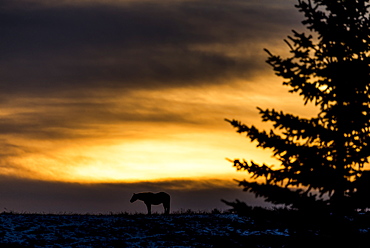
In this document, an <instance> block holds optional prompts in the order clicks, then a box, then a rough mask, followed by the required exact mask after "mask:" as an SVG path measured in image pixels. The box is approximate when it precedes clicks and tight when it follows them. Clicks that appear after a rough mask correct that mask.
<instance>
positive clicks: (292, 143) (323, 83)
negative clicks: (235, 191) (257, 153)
mask: <svg viewBox="0 0 370 248" xmlns="http://www.w3.org/2000/svg"><path fill="white" fill-rule="evenodd" d="M369 2H370V0H312V1H310V0H308V1H304V0H299V1H298V2H297V4H296V8H297V9H298V10H299V11H300V12H302V13H303V14H304V20H303V21H302V23H303V25H304V26H305V27H306V28H307V31H308V32H307V33H308V34H306V33H299V32H296V31H294V30H293V31H292V35H291V36H288V38H287V39H286V40H285V42H286V43H287V45H288V49H289V50H290V53H291V56H290V57H287V58H282V57H281V56H278V55H275V54H273V53H272V52H270V51H269V50H266V49H265V50H266V52H267V53H268V59H267V63H268V64H269V65H271V66H272V68H273V70H274V71H275V73H276V75H277V76H279V77H282V78H283V79H284V81H283V85H286V86H287V87H289V89H290V90H289V92H291V93H297V94H299V95H300V96H301V97H302V98H303V103H304V104H307V103H309V102H310V103H314V104H315V105H317V107H318V114H317V116H315V117H313V118H300V117H299V116H295V115H292V114H286V113H283V112H281V111H276V110H275V109H266V110H263V109H260V108H258V109H259V111H260V114H261V116H262V120H263V121H268V122H272V124H273V129H272V130H270V131H269V132H267V131H263V130H262V131H261V130H259V129H257V128H256V127H255V126H253V125H252V126H251V125H245V124H243V123H241V122H240V121H237V120H227V121H228V122H230V123H231V124H232V126H234V127H235V128H236V129H237V132H238V133H245V134H246V136H247V137H248V138H249V139H250V140H251V141H257V143H258V145H257V147H261V148H269V149H272V152H273V155H274V157H275V158H277V160H278V161H279V162H280V163H281V166H280V167H272V166H271V165H265V164H257V163H254V162H253V161H250V162H248V161H246V160H238V159H237V160H234V161H233V164H234V166H235V167H236V168H237V169H238V170H242V171H243V170H244V171H247V172H248V173H250V174H249V175H250V179H249V180H243V181H239V185H240V186H242V187H244V190H245V191H250V192H253V193H254V194H255V195H256V196H262V197H265V198H266V201H267V202H271V203H273V204H285V205H286V206H291V207H293V208H297V209H305V208H309V209H311V210H312V208H313V207H315V206H316V207H320V208H321V207H324V206H327V207H328V208H330V209H331V210H334V211H343V210H349V209H354V208H356V207H357V206H356V204H355V201H354V200H353V197H352V196H353V195H354V194H355V192H356V191H357V190H358V189H357V188H356V185H358V184H356V183H355V182H356V180H357V179H359V178H360V177H361V175H362V172H363V170H364V165H366V163H368V158H369V156H370V147H368V144H369V142H370V116H369V112H370V111H369V110H370V91H369V87H370V20H369V5H370V4H369ZM261 178H262V179H265V180H263V181H262V182H261V180H256V179H261Z"/></svg>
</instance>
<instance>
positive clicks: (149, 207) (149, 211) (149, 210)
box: [145, 203, 152, 215]
mask: <svg viewBox="0 0 370 248" xmlns="http://www.w3.org/2000/svg"><path fill="white" fill-rule="evenodd" d="M145 204H146V208H147V209H148V214H149V215H150V214H152V205H151V204H150V203H145Z"/></svg>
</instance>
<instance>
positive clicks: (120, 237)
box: [0, 213, 370, 248]
mask: <svg viewBox="0 0 370 248" xmlns="http://www.w3.org/2000/svg"><path fill="white" fill-rule="evenodd" d="M281 216H284V215H279V217H276V215H269V214H266V213H262V214H261V216H255V217H250V216H249V217H240V216H238V215H235V214H173V215H152V216H146V215H140V214H137V215H128V214H117V215H45V214H43V215H42V214H9V213H3V214H1V215H0V223H1V229H0V247H266V248H267V247H274V248H275V247H295V248H300V247H315V248H317V247H326V248H329V247H351V248H354V247H361V248H362V247H370V243H369V241H370V224H369V223H368V222H367V220H370V218H369V217H368V216H367V215H363V217H360V218H359V219H360V220H359V219H356V220H355V219H348V220H346V221H348V222H347V223H345V226H347V227H346V228H344V229H346V230H344V229H340V228H338V229H337V230H334V229H335V227H333V228H334V229H333V230H326V229H327V228H328V227H325V228H324V229H325V230H324V231H323V230H322V229H320V227H318V226H315V225H309V226H305V225H304V224H303V223H300V222H295V220H294V219H295V218H292V219H289V220H287V221H286V222H285V221H283V219H284V218H285V217H281ZM267 217H268V218H267ZM348 224H350V225H352V227H351V230H350V229H347V228H349V227H348ZM353 224H355V225H358V227H353ZM320 225H323V223H320ZM336 226H337V227H338V225H336ZM336 233H338V235H336Z"/></svg>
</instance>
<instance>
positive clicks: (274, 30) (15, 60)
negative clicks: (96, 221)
mask: <svg viewBox="0 0 370 248" xmlns="http://www.w3.org/2000/svg"><path fill="white" fill-rule="evenodd" d="M0 11H1V12H2V14H1V15H0V16H1V17H0V19H1V20H0V23H1V24H0V29H1V30H2V39H1V40H2V41H1V42H0V44H1V45H0V46H1V52H2V57H1V59H0V63H1V65H0V74H1V93H0V94H1V109H0V117H1V122H0V127H1V128H0V130H1V135H2V138H1V140H0V141H1V148H2V152H1V154H2V157H1V167H2V169H1V170H0V175H2V176H3V177H4V178H7V179H6V180H11V179H14V180H26V181H27V180H31V181H32V180H34V181H37V182H38V181H41V182H50V183H54V182H55V183H70V184H90V185H91V184H101V183H103V184H104V183H116V184H125V183H138V184H140V183H141V182H152V183H154V182H172V181H173V182H174V183H173V184H175V183H176V180H189V181H195V182H199V183H200V182H203V181H209V182H211V181H214V182H216V181H217V182H223V183H224V185H225V187H226V186H227V187H230V185H231V184H232V185H235V189H237V185H236V183H235V182H233V181H232V180H233V179H243V178H245V177H246V176H247V175H246V173H242V172H237V171H236V170H235V168H233V167H232V163H230V162H229V161H228V160H227V159H236V158H240V159H244V158H245V159H247V160H253V161H256V162H260V163H267V164H274V163H276V161H275V160H274V159H273V158H272V157H271V152H270V151H267V150H266V151H265V150H261V149H257V148H256V146H255V144H254V143H250V142H249V141H248V139H246V138H245V137H243V136H242V135H239V134H237V133H235V130H234V129H233V128H232V127H231V126H230V124H229V123H227V122H226V121H225V119H238V120H242V121H243V122H245V123H249V124H253V125H256V126H258V127H262V128H265V127H266V129H268V128H269V127H270V126H269V125H268V124H266V123H263V122H261V119H260V116H259V114H258V110H257V109H256V107H261V108H270V109H271V108H274V109H276V110H279V111H280V110H284V111H287V112H289V113H292V114H296V115H301V116H307V117H308V116H312V115H314V114H315V113H316V109H315V107H314V106H311V105H307V106H303V105H302V100H301V99H300V97H299V96H297V95H293V94H290V93H288V92H287V91H288V90H287V88H285V87H284V86H282V82H281V80H280V79H279V78H277V77H276V76H275V75H274V73H273V71H272V70H271V68H270V67H269V66H268V65H267V64H266V63H265V60H266V57H267V54H266V53H265V52H264V51H263V49H264V48H268V49H270V50H271V51H272V52H277V53H280V54H281V53H284V52H285V53H286V51H285V50H284V49H285V47H286V44H285V43H284V42H283V41H282V39H284V38H285V37H286V35H287V34H289V32H290V30H291V29H292V28H294V27H298V28H299V27H300V21H299V20H300V15H299V13H296V11H295V10H294V1H290V0H289V1H272V0H264V1H255V0H245V1H227V2H219V1H218V2H214V1H209V0H204V1H203V0H202V1H190V0H179V1H165V0H164V1H149V0H143V1H126V0H122V1H103V0H94V1H87V0H86V1H82V0H81V1H42V0H32V1H31V0H19V1H10V0H9V1H5V2H4V3H1V4H0ZM282 51H284V52H282ZM4 180H5V179H4ZM27 182H28V181H27ZM230 182H231V184H230ZM142 185H144V184H142ZM190 185H195V184H191V183H189V184H188V185H187V186H186V188H189V187H190ZM210 185H211V184H210ZM217 185H218V186H219V185H220V184H219V183H217ZM218 186H217V187H218ZM195 187H197V186H195ZM210 187H211V188H212V187H216V186H210ZM134 190H136V189H134ZM147 190H150V189H147ZM237 190H241V189H237ZM127 192H129V189H127ZM217 197H219V198H221V197H223V196H217ZM225 197H227V196H225Z"/></svg>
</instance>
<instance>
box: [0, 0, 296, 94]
mask: <svg viewBox="0 0 370 248" xmlns="http://www.w3.org/2000/svg"><path fill="white" fill-rule="evenodd" d="M17 2H18V4H15V5H16V6H19V1H17ZM8 4H9V5H11V4H10V3H8ZM33 6H35V4H33ZM295 18H296V15H294V14H291V9H284V8H280V9H276V8H274V7H272V8H271V7H269V6H268V5H267V6H265V5H262V4H261V5H249V4H244V3H243V1H227V2H225V1H218V2H214V1H213V2H209V1H196V2H193V1H190V2H177V3H173V4H168V3H166V4H159V3H148V2H147V3H136V4H128V5H121V6H117V5H96V4H95V5H94V4H93V5H82V6H71V5H62V6H54V7H50V6H44V7H40V8H35V7H32V8H24V7H23V6H22V7H14V8H10V7H9V6H8V7H3V8H1V9H0V32H1V39H0V52H1V54H2V56H1V59H0V75H1V92H3V93H6V94H7V95H8V96H9V94H11V95H19V94H21V93H23V94H31V95H37V96H39V97H40V96H41V97H44V96H45V94H47V95H59V94H61V92H68V93H71V94H77V95H78V93H80V94H83V92H86V91H96V90H100V89H113V90H123V91H127V90H130V89H138V88H143V87H145V88H153V87H156V88H158V87H178V86H179V85H181V86H184V85H194V84H196V85H199V84H215V83H225V82H227V81H228V79H231V78H244V77H252V76H256V75H258V74H259V73H261V70H263V68H266V67H265V65H264V61H263V59H261V58H259V57H258V56H259V55H260V54H261V52H262V48H263V47H262V46H260V45H258V43H259V42H263V41H266V40H270V39H272V38H273V37H275V36H276V35H277V34H280V33H281V32H282V30H284V31H285V25H286V24H287V23H289V22H291V23H294V21H295V20H296V19H295ZM237 44H244V46H245V47H249V49H251V50H253V53H252V52H249V55H246V56H235V55H233V56H231V55H230V52H229V51H227V50H228V49H232V48H233V46H235V45H237ZM220 45H222V47H221V48H220V47H219V46H220ZM212 46H214V47H215V48H214V49H202V47H208V48H209V47H211V48H212ZM218 47H219V48H218ZM225 49H226V50H225ZM256 50H257V51H258V52H257V51H256ZM234 53H235V51H234ZM122 94H124V92H122Z"/></svg>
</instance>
